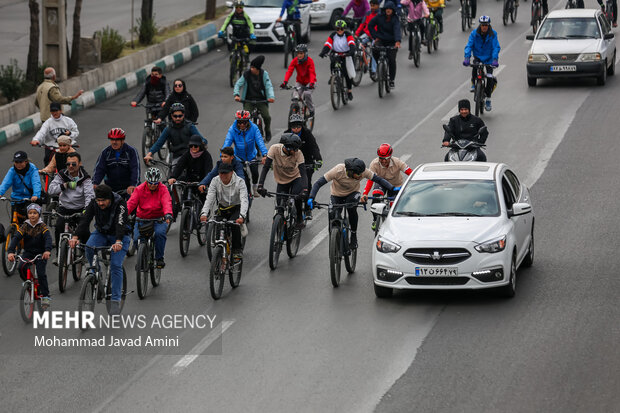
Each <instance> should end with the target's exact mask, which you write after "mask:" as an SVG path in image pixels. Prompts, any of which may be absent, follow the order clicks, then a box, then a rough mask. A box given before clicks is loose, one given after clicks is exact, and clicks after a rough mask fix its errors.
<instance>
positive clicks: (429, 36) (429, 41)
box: [426, 22, 434, 54]
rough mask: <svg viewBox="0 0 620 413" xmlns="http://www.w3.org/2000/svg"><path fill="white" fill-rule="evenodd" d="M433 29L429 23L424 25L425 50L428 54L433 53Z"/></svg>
mask: <svg viewBox="0 0 620 413" xmlns="http://www.w3.org/2000/svg"><path fill="white" fill-rule="evenodd" d="M433 28H434V26H433V24H432V23H431V22H429V23H428V24H427V25H426V50H427V51H428V53H429V54H431V53H433V37H434V34H433Z"/></svg>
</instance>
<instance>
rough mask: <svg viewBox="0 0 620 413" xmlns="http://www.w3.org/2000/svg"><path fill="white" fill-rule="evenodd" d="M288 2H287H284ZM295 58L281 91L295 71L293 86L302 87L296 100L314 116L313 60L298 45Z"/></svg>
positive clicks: (296, 94) (305, 47)
mask: <svg viewBox="0 0 620 413" xmlns="http://www.w3.org/2000/svg"><path fill="white" fill-rule="evenodd" d="M285 1H288V0H285ZM295 51H296V52H297V56H296V57H295V58H294V59H293V60H291V63H290V64H289V66H288V70H287V71H286V74H285V75H284V81H283V82H282V84H281V85H280V88H281V89H284V88H286V85H287V84H288V81H289V79H290V78H291V76H293V72H294V71H295V70H297V78H296V79H295V86H297V87H300V86H304V87H305V88H306V89H304V90H303V92H302V93H303V96H299V93H298V92H297V91H295V92H294V93H295V96H297V98H299V99H302V98H303V100H304V102H305V104H306V106H307V107H308V110H309V111H310V117H313V116H314V103H312V90H313V89H314V85H315V84H316V71H315V69H314V60H312V58H311V57H310V56H308V46H306V45H305V44H303V43H302V44H298V45H297V47H296V48H295Z"/></svg>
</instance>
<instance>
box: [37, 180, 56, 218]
mask: <svg viewBox="0 0 620 413" xmlns="http://www.w3.org/2000/svg"><path fill="white" fill-rule="evenodd" d="M54 176H55V174H53V173H47V172H39V177H40V178H41V181H42V182H41V197H42V198H43V199H42V201H44V202H42V203H43V204H44V205H45V212H46V214H44V215H43V216H42V217H41V219H43V222H45V225H47V226H48V227H50V228H52V227H55V226H56V219H55V215H54V213H55V212H56V208H58V195H50V194H49V193H48V191H49V186H50V183H51V182H52V181H53V180H54Z"/></svg>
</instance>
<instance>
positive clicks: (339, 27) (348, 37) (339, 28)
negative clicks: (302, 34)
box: [319, 0, 366, 100]
mask: <svg viewBox="0 0 620 413" xmlns="http://www.w3.org/2000/svg"><path fill="white" fill-rule="evenodd" d="M364 1H366V0H364ZM334 26H335V27H336V31H335V32H332V34H330V35H329V36H328V37H327V40H325V44H324V45H323V50H321V53H319V57H320V58H324V57H325V55H327V53H329V51H330V50H333V51H334V52H335V53H343V54H345V56H346V58H345V59H344V60H343V62H346V64H345V65H344V66H345V67H344V70H342V76H343V77H344V81H345V83H346V84H347V95H348V96H349V100H352V99H353V93H352V91H351V88H352V87H353V85H352V84H351V76H350V75H349V69H348V68H349V67H351V68H353V75H355V66H353V58H352V57H351V56H352V55H353V53H354V52H355V39H354V38H353V35H352V34H351V32H349V31H348V30H346V29H347V23H346V22H345V21H344V20H337V21H336V23H335V24H334ZM335 58H339V57H335ZM335 63H336V61H335V59H332V61H331V63H330V69H331V70H333V68H334V64H335Z"/></svg>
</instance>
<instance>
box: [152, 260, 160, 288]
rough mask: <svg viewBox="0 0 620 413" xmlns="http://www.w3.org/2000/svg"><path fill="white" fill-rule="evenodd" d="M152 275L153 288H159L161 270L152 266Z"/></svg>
mask: <svg viewBox="0 0 620 413" xmlns="http://www.w3.org/2000/svg"><path fill="white" fill-rule="evenodd" d="M150 274H151V285H152V286H153V287H157V286H158V285H159V283H160V282H161V268H157V267H156V266H154V265H153V266H152V268H151V270H150Z"/></svg>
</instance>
